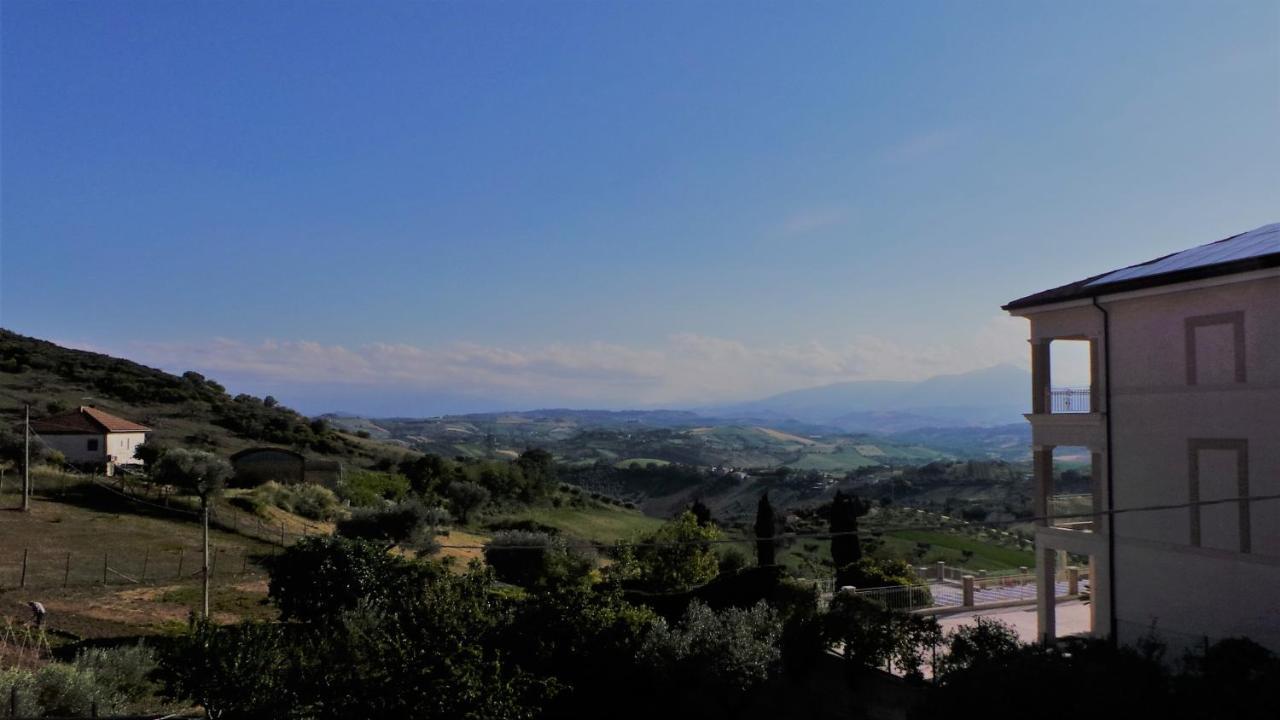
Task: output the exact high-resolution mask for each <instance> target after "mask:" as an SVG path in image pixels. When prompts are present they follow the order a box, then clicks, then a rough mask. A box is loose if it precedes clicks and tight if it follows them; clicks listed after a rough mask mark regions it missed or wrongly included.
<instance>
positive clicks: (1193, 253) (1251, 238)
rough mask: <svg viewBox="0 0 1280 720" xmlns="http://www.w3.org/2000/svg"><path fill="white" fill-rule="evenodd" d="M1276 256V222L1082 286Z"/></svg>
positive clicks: (1279, 235)
mask: <svg viewBox="0 0 1280 720" xmlns="http://www.w3.org/2000/svg"><path fill="white" fill-rule="evenodd" d="M1276 253H1280V223H1272V224H1271V225H1263V226H1262V227H1260V228H1258V229H1257V230H1250V231H1249V232H1247V233H1244V234H1241V235H1236V236H1235V237H1232V238H1227V239H1226V240H1219V241H1218V242H1215V243H1209V244H1208V245H1201V246H1200V247H1194V248H1191V249H1190V250H1183V251H1182V252H1179V253H1174V254H1172V255H1170V256H1168V257H1164V258H1160V259H1159V260H1153V261H1151V262H1149V263H1145V264H1142V265H1135V266H1133V267H1128V268H1124V269H1123V270H1116V271H1115V272H1112V273H1107V274H1106V275H1103V276H1102V277H1100V278H1098V279H1097V280H1093V281H1091V282H1088V283H1086V284H1085V286H1086V287H1092V286H1095V285H1107V284H1110V283H1114V282H1120V281H1121V280H1132V279H1133V278H1140V277H1150V276H1152V275H1163V274H1165V273H1171V272H1176V271H1178V270H1186V269H1188V268H1194V267H1204V266H1206V265H1217V264H1218V263H1224V262H1231V261H1233V260H1245V259H1247V258H1255V257H1262V256H1264V255H1273V254H1276Z"/></svg>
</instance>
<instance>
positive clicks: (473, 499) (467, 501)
mask: <svg viewBox="0 0 1280 720" xmlns="http://www.w3.org/2000/svg"><path fill="white" fill-rule="evenodd" d="M449 501H450V502H451V503H452V505H453V511H454V513H456V514H457V515H458V519H459V520H461V521H462V522H463V523H466V522H467V518H468V517H469V516H470V515H471V513H472V512H474V511H476V510H478V509H479V508H480V507H481V506H483V505H484V504H485V503H487V502H489V491H488V490H486V489H485V488H484V486H482V485H480V484H479V483H474V482H470V481H467V480H459V481H457V482H454V483H451V484H450V485H449Z"/></svg>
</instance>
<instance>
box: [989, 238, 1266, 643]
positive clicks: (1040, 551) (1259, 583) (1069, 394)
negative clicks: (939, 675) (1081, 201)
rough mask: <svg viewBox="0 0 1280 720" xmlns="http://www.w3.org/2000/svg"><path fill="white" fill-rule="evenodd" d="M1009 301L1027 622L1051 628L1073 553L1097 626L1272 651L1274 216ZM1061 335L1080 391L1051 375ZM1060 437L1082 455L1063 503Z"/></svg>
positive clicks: (1104, 631) (1050, 632)
mask: <svg viewBox="0 0 1280 720" xmlns="http://www.w3.org/2000/svg"><path fill="white" fill-rule="evenodd" d="M1005 309H1006V310H1007V311H1009V312H1010V313H1012V314H1013V315H1016V316H1020V317H1026V318H1028V319H1029V320H1030V322H1031V333H1030V342H1031V356H1032V412H1031V413H1030V414H1028V415H1027V419H1028V420H1029V421H1030V423H1031V426H1032V442H1033V445H1034V447H1033V452H1034V456H1033V457H1034V464H1035V484H1036V494H1035V498H1036V502H1035V511H1036V516H1037V518H1038V521H1037V522H1038V528H1037V532H1036V553H1037V556H1036V559H1037V573H1038V575H1039V577H1038V580H1039V581H1040V582H1039V588H1040V595H1039V627H1040V634H1041V636H1042V637H1043V638H1045V639H1050V638H1053V637H1054V636H1055V635H1056V632H1055V608H1054V599H1053V596H1054V593H1053V592H1052V587H1053V581H1054V579H1055V578H1056V576H1057V573H1058V571H1059V570H1061V567H1060V565H1061V563H1062V561H1063V559H1064V558H1071V556H1075V557H1076V558H1077V559H1080V560H1083V561H1084V562H1087V564H1088V566H1089V582H1090V593H1091V608H1092V618H1093V631H1094V634H1096V635H1100V636H1105V635H1109V634H1111V633H1115V634H1116V636H1117V638H1118V639H1119V640H1120V641H1122V642H1132V641H1133V640H1136V639H1138V638H1139V637H1142V636H1144V635H1146V634H1148V633H1151V632H1154V633H1155V634H1156V635H1158V636H1160V637H1162V638H1163V639H1164V640H1165V641H1166V642H1168V643H1169V645H1170V646H1171V647H1174V648H1178V647H1195V646H1200V645H1202V644H1203V643H1204V642H1205V641H1206V640H1208V641H1214V640H1217V639H1221V638H1225V637H1233V636H1241V635H1243V636H1247V637H1250V638H1252V639H1254V640H1256V641H1258V642H1261V643H1263V644H1264V645H1267V646H1269V647H1271V648H1273V649H1280V499H1278V498H1280V224H1274V225H1268V226H1265V227H1262V228H1258V229H1257V230H1254V231H1251V232H1248V233H1243V234H1241V235H1237V236H1233V237H1231V238H1227V239H1226V240H1222V241H1218V242H1216V243H1210V244H1208V245H1203V246H1200V247H1197V248H1192V249H1190V250H1186V251H1183V252H1180V253H1174V254H1173V255H1169V256H1166V257H1164V258H1158V259H1156V260H1153V261H1150V262H1148V263H1143V264H1140V265H1135V266H1132V267H1129V268H1124V269H1122V270H1118V271H1114V272H1111V273H1104V274H1102V275H1099V276H1095V277H1092V278H1087V279H1085V280H1081V281H1079V282H1076V283H1072V284H1070V285H1066V286H1063V287H1060V288H1054V289H1053V290H1047V291H1044V292H1042V293H1037V294H1035V295H1031V296H1028V297H1025V298H1021V299H1019V300H1015V301H1013V302H1011V303H1009V304H1008V305H1006V306H1005ZM1063 341H1082V342H1084V343H1087V347H1088V349H1089V352H1088V357H1089V366H1090V367H1089V377H1090V383H1089V387H1087V388H1064V387H1061V386H1059V385H1058V384H1055V382H1054V368H1053V364H1052V360H1051V358H1052V357H1053V353H1052V348H1053V343H1055V342H1063ZM1064 447H1069V448H1078V449H1081V450H1083V451H1085V452H1087V456H1088V457H1089V458H1090V459H1091V462H1090V463H1089V464H1090V466H1091V468H1092V472H1091V486H1090V492H1089V493H1088V502H1087V503H1076V504H1075V508H1074V509H1070V510H1068V511H1063V509H1062V508H1063V507H1064V506H1063V504H1062V503H1059V502H1056V500H1057V495H1056V493H1055V489H1054V459H1053V458H1054V451H1055V449H1059V448H1064ZM1081 507H1083V508H1084V511H1081V509H1080V508H1081ZM1068 562H1071V560H1068Z"/></svg>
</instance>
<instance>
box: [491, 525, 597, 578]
mask: <svg viewBox="0 0 1280 720" xmlns="http://www.w3.org/2000/svg"><path fill="white" fill-rule="evenodd" d="M484 559H485V562H486V563H488V564H489V566H490V567H492V568H493V572H494V575H496V576H497V578H498V579H499V580H502V581H503V582H509V583H511V584H513V585H520V586H522V587H529V588H532V587H556V586H560V585H564V584H566V583H572V582H575V581H579V580H582V579H583V578H585V577H586V574H587V573H588V572H590V570H591V561H590V560H589V559H588V558H586V557H583V556H582V555H579V554H578V553H575V552H573V551H571V550H570V549H569V547H568V546H567V545H566V544H565V542H564V540H563V539H561V538H559V537H556V536H554V535H548V534H546V533H540V532H529V531H527V530H503V531H500V532H498V533H497V534H495V535H494V536H493V539H492V540H490V541H489V542H488V543H486V544H485V547H484Z"/></svg>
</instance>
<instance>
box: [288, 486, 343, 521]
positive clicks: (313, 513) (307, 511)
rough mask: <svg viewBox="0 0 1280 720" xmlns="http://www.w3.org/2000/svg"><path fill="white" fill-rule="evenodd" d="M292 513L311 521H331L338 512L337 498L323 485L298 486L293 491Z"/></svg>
mask: <svg viewBox="0 0 1280 720" xmlns="http://www.w3.org/2000/svg"><path fill="white" fill-rule="evenodd" d="M293 511H294V512H295V513H297V514H299V515H301V516H302V517H304V518H310V519H312V520H332V519H333V518H334V517H335V516H337V514H338V511H339V506H338V496H337V495H334V494H333V491H332V490H330V489H329V488H327V487H324V486H323V485H312V484H310V483H307V484H304V485H298V486H297V487H296V488H295V489H294V497H293Z"/></svg>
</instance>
